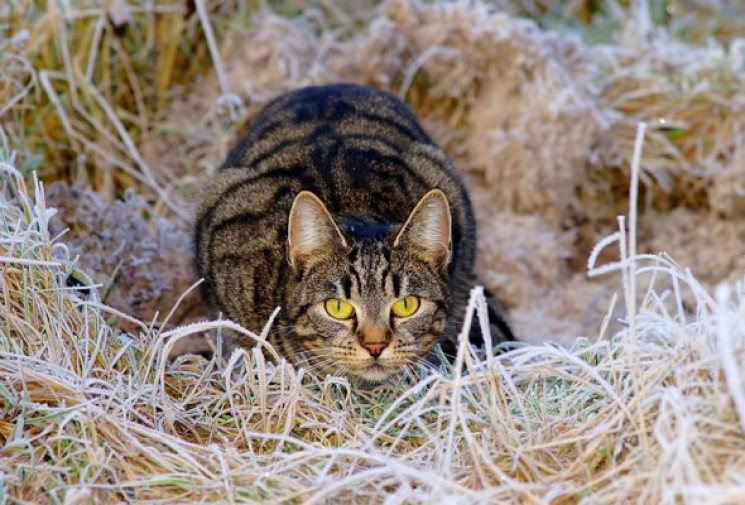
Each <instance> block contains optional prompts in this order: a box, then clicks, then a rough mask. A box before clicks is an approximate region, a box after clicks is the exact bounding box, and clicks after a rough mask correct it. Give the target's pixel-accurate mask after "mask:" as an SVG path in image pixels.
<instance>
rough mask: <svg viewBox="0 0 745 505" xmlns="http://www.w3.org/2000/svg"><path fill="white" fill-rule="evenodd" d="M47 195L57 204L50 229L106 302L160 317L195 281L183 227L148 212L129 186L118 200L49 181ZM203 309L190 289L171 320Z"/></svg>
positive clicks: (142, 317)
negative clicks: (97, 286) (98, 286)
mask: <svg viewBox="0 0 745 505" xmlns="http://www.w3.org/2000/svg"><path fill="white" fill-rule="evenodd" d="M47 201H48V202H49V205H50V206H54V207H55V208H56V209H57V213H56V214H55V216H54V217H53V218H52V220H51V223H50V233H51V234H52V235H54V236H57V235H61V240H62V241H63V242H64V243H65V244H66V246H67V249H68V253H69V254H70V255H71V257H73V258H75V257H77V258H78V262H77V264H78V266H79V267H80V268H81V269H83V270H85V271H86V272H87V273H88V274H89V275H90V276H91V277H92V280H93V282H96V283H98V284H100V285H101V295H102V301H103V302H104V303H106V304H107V305H110V306H112V307H113V308H115V309H117V310H119V311H122V312H124V313H126V314H128V315H130V316H132V317H134V318H135V319H138V320H140V321H148V322H149V321H152V320H157V321H162V320H163V318H164V317H165V316H166V314H165V311H168V310H170V309H171V307H173V306H174V304H175V303H176V300H178V298H179V297H180V296H181V295H182V294H183V293H184V292H185V291H186V290H187V289H188V288H189V287H190V286H191V285H192V284H193V283H194V282H196V280H197V275H196V271H195V268H194V259H193V252H192V251H193V248H192V243H191V237H190V235H189V233H188V228H187V229H186V230H184V229H181V228H180V227H178V226H177V225H176V224H175V223H173V222H171V221H169V220H167V219H164V218H161V217H158V216H157V215H153V209H152V208H151V206H150V205H148V204H147V202H145V201H144V200H143V199H142V198H141V197H139V196H138V195H137V194H136V193H135V192H134V190H131V191H128V192H127V194H126V195H125V197H124V198H123V199H121V200H116V201H113V202H110V203H104V202H103V201H102V199H101V197H100V196H99V195H98V194H97V193H95V192H93V191H91V190H90V189H86V188H84V187H82V186H80V185H75V186H68V185H67V184H65V183H62V182H55V183H53V184H52V185H51V186H50V187H49V190H48V191H47ZM159 312H160V313H159ZM204 315H205V312H204V303H203V301H202V300H201V298H200V296H199V291H198V290H194V291H193V292H192V294H191V295H190V296H188V297H187V298H186V299H185V300H183V302H182V303H181V304H179V306H178V307H177V310H176V311H175V312H174V313H173V314H172V316H171V322H172V323H178V322H189V321H190V320H194V319H195V318H198V317H200V316H204ZM125 328H127V329H130V330H131V329H133V327H132V326H131V325H126V326H125Z"/></svg>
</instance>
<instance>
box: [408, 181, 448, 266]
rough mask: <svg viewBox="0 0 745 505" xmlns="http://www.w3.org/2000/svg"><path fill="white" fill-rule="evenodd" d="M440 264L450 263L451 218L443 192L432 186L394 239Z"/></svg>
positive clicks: (428, 259)
mask: <svg viewBox="0 0 745 505" xmlns="http://www.w3.org/2000/svg"><path fill="white" fill-rule="evenodd" d="M393 247H403V248H407V249H412V250H414V251H416V252H417V253H418V254H420V255H421V256H422V257H423V258H424V259H426V260H427V261H431V262H433V263H436V264H438V265H440V266H442V267H444V266H447V265H448V264H449V263H450V257H451V249H452V244H451V217H450V205H449V204H448V199H447V197H446V196H445V193H443V192H442V191H440V190H439V189H433V190H431V191H430V192H428V193H427V194H426V195H424V196H423V197H422V199H421V200H419V203H417V204H416V207H414V210H413V211H412V212H411V214H410V215H409V218H408V219H407V220H406V223H404V225H403V227H402V228H401V231H399V232H398V235H396V238H395V239H394V241H393Z"/></svg>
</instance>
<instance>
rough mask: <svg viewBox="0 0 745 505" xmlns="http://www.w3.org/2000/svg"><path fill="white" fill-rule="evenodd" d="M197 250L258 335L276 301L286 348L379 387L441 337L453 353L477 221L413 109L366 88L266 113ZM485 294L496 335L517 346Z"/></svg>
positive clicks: (216, 293)
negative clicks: (258, 330)
mask: <svg viewBox="0 0 745 505" xmlns="http://www.w3.org/2000/svg"><path fill="white" fill-rule="evenodd" d="M195 245H196V260H197V268H198V271H199V275H200V276H201V277H203V278H204V280H205V282H204V287H205V292H206V295H207V298H208V300H209V301H210V303H211V304H212V305H213V306H214V307H215V308H216V309H218V310H219V311H221V312H222V314H223V316H225V317H227V318H229V319H231V320H233V321H235V322H237V323H239V324H241V325H242V326H244V327H246V328H248V329H252V330H257V329H260V328H262V327H263V325H264V324H265V323H266V321H267V320H268V318H269V317H270V315H271V314H272V312H273V311H274V309H275V308H276V307H278V306H279V307H281V310H280V312H279V313H278V315H277V318H276V319H275V321H274V323H273V326H272V328H271V330H270V333H269V342H270V343H271V344H272V345H273V346H274V348H275V349H276V350H277V351H278V352H279V353H280V354H281V355H282V356H283V357H285V358H286V359H287V360H289V361H290V362H292V363H294V364H296V365H303V366H307V367H308V368H310V369H313V370H315V371H317V372H321V373H331V374H342V375H346V376H348V377H350V378H354V379H358V380H361V381H362V382H365V383H370V384H377V383H381V382H384V381H386V380H387V379H389V378H391V377H393V376H395V375H396V374H397V373H398V372H400V371H401V370H403V369H404V368H405V367H407V366H409V365H412V364H417V363H423V362H425V360H426V359H427V358H428V357H429V356H431V355H432V351H433V349H434V346H435V345H436V344H437V343H438V342H439V343H440V344H441V346H442V348H443V350H444V351H445V352H446V354H447V355H452V354H453V353H454V351H455V347H454V345H455V341H456V337H457V335H458V333H459V332H460V330H461V326H462V324H463V319H464V314H465V307H466V304H467V302H468V297H469V291H470V288H471V287H473V286H474V285H475V284H476V277H475V274H474V265H475V260H476V257H475V256H476V249H475V247H476V226H475V220H474V216H473V212H472V209H471V203H470V200H469V197H468V194H467V193H466V189H465V187H464V185H463V183H462V181H461V180H460V178H459V177H458V176H457V174H456V173H455V171H454V169H453V166H452V164H451V162H450V161H449V159H448V157H447V156H446V155H445V153H444V152H443V150H442V149H441V148H440V147H439V146H438V145H437V144H435V142H433V141H432V139H430V137H429V136H428V135H427V133H425V131H424V130H423V129H422V127H421V126H420V124H419V122H418V121H417V119H416V118H415V117H414V115H413V113H412V112H411V111H410V110H409V109H408V108H407V106H406V105H404V103H403V102H401V101H400V100H399V99H397V98H395V97H394V96H392V95H390V94H388V93H386V92H383V91H379V90H376V89H373V88H370V87H366V86H360V85H355V84H334V85H328V86H313V87H306V88H303V89H300V90H296V91H292V92H289V93H286V94H284V95H282V96H280V97H278V98H276V99H274V100H273V101H271V102H270V103H269V104H268V105H267V106H266V107H265V108H264V109H263V111H262V112H261V113H260V114H259V115H258V116H257V118H256V119H255V120H254V121H253V123H252V125H251V127H250V131H249V132H248V134H247V136H246V137H245V138H244V139H243V140H242V141H241V142H240V143H239V144H238V145H237V146H236V147H234V148H233V149H232V151H231V152H230V153H229V154H228V156H227V159H226V161H225V162H224V164H223V166H222V167H221V168H220V170H219V171H218V173H217V174H216V175H215V176H214V177H213V178H212V180H211V181H209V183H208V185H207V187H206V189H205V190H204V193H203V199H202V201H201V203H199V205H198V207H197V211H196V226H195ZM487 295H488V302H489V319H490V327H491V335H492V339H493V341H494V342H495V343H498V342H502V341H511V340H514V337H513V334H512V331H511V329H510V326H509V324H508V323H507V319H506V314H505V311H504V309H503V307H502V304H501V303H500V302H499V301H498V300H497V299H496V298H494V297H493V296H492V295H491V294H490V293H487ZM478 326H479V325H478V322H476V321H475V322H474V323H473V327H472V329H471V338H472V342H473V343H475V344H477V345H483V341H481V340H480V337H481V332H480V330H479V328H478ZM227 340H228V342H227V343H228V345H227V348H228V349H232V348H234V347H235V346H251V345H253V342H252V341H250V340H248V339H247V338H246V339H245V340H242V339H241V337H239V336H231V337H229V338H228V339H227Z"/></svg>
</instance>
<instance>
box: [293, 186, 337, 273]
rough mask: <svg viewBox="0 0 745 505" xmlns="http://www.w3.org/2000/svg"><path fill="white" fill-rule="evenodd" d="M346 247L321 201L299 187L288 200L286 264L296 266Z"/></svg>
mask: <svg viewBox="0 0 745 505" xmlns="http://www.w3.org/2000/svg"><path fill="white" fill-rule="evenodd" d="M346 247H347V241H346V240H345V239H344V236H343V235H342V234H341V231H339V228H338V227H337V226H336V223H334V219H333V218H332V217H331V214H329V211H328V210H327V209H326V206H325V205H324V204H323V202H322V201H321V200H320V199H319V198H318V197H317V196H316V195H314V194H313V193H311V192H310V191H301V192H300V193H299V194H298V195H297V196H296V197H295V201H294V202H293V203H292V209H291V210H290V219H289V223H288V229H287V252H288V254H287V257H288V259H289V261H290V265H292V266H294V267H297V266H300V265H302V264H304V263H306V262H307V261H308V260H310V259H313V258H317V257H323V256H326V255H329V254H331V253H333V252H335V251H337V250H338V249H339V248H346Z"/></svg>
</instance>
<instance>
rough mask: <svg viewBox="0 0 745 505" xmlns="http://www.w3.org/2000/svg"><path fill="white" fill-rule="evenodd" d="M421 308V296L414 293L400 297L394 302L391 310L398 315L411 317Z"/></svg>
mask: <svg viewBox="0 0 745 505" xmlns="http://www.w3.org/2000/svg"><path fill="white" fill-rule="evenodd" d="M418 309H419V298H418V297H416V296H414V295H409V296H405V297H403V298H399V299H398V300H396V301H395V302H394V303H393V307H391V311H392V312H393V315H394V316H396V317H409V316H410V315H412V314H414V312H416V311H417V310H418Z"/></svg>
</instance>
